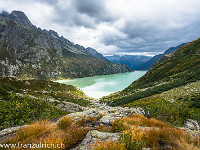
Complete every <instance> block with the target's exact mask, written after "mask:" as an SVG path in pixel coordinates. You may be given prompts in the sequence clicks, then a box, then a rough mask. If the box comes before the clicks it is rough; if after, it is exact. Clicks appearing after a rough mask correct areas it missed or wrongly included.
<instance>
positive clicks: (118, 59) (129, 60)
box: [105, 55, 152, 70]
mask: <svg viewBox="0 0 200 150" xmlns="http://www.w3.org/2000/svg"><path fill="white" fill-rule="evenodd" d="M105 57H106V58H107V59H108V60H109V61H111V62H113V63H120V64H125V65H127V66H129V67H131V68H132V69H133V70H135V69H137V67H139V66H140V65H141V64H143V63H145V62H147V61H148V60H149V59H151V58H152V57H150V56H142V55H122V56H120V55H113V56H105Z"/></svg>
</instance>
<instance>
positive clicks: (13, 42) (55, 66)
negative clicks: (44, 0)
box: [0, 11, 132, 79]
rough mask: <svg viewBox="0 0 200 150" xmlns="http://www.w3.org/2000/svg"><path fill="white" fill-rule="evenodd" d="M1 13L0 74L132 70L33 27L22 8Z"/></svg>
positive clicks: (72, 75)
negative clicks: (21, 10)
mask: <svg viewBox="0 0 200 150" xmlns="http://www.w3.org/2000/svg"><path fill="white" fill-rule="evenodd" d="M0 16H3V17H0V68H1V70H0V76H17V77H21V78H38V79H58V78H77V77H85V76H94V75H103V74H104V75H107V74H114V73H122V72H129V71H132V70H131V69H130V68H129V67H127V66H126V65H121V64H114V63H111V62H109V61H107V60H106V59H105V58H104V57H103V56H102V55H101V54H99V53H98V52H97V51H95V50H93V49H92V48H86V49H85V48H84V47H82V46H80V45H75V44H74V43H72V42H70V41H69V40H67V39H65V38H64V37H59V35H58V34H57V33H56V32H55V31H52V30H50V31H47V30H41V29H40V28H36V27H34V26H33V25H32V24H31V23H30V21H29V20H28V18H27V17H26V16H25V15H24V13H22V12H19V11H14V12H12V13H11V14H6V13H5V12H4V13H2V14H1V15H0Z"/></svg>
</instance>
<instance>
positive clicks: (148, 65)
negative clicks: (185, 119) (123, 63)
mask: <svg viewBox="0 0 200 150" xmlns="http://www.w3.org/2000/svg"><path fill="white" fill-rule="evenodd" d="M185 44H187V43H182V44H180V45H178V46H177V47H171V48H169V49H168V50H166V51H165V52H164V53H163V54H159V55H155V56H154V57H152V58H151V59H150V60H148V61H147V62H145V63H143V64H141V65H140V66H138V67H137V68H136V69H137V70H149V69H150V68H151V66H152V65H153V64H154V63H155V62H156V61H158V60H159V59H161V58H162V57H163V56H164V55H169V54H171V53H172V52H174V51H176V50H177V49H178V48H179V47H181V46H184V45H185Z"/></svg>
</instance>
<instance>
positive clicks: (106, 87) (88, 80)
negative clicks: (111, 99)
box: [56, 71, 147, 99]
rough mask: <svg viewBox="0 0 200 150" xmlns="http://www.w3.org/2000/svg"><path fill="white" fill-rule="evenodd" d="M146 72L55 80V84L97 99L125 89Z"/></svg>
mask: <svg viewBox="0 0 200 150" xmlns="http://www.w3.org/2000/svg"><path fill="white" fill-rule="evenodd" d="M146 72H147V71H134V72H127V73H118V74H112V75H101V76H94V77H85V78H76V79H73V80H57V81H56V82H59V83H64V84H70V85H74V86H76V87H78V88H79V89H81V90H82V91H83V92H84V93H85V94H86V95H87V96H89V97H92V98H97V99H98V98H101V97H103V96H107V95H110V94H111V93H115V92H118V91H121V90H123V89H125V88H126V87H127V86H129V85H130V84H131V83H132V82H133V81H135V80H137V79H139V78H140V77H141V76H143V75H144V74H145V73H146Z"/></svg>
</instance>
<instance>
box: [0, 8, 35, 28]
mask: <svg viewBox="0 0 200 150" xmlns="http://www.w3.org/2000/svg"><path fill="white" fill-rule="evenodd" d="M0 16H1V17H4V18H9V19H12V20H14V21H16V22H18V23H21V24H24V25H26V26H31V27H34V25H33V24H32V23H31V22H30V20H29V19H28V17H27V16H26V15H25V14H24V12H22V11H18V10H14V11H12V12H11V14H10V13H8V12H6V11H2V13H0Z"/></svg>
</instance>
